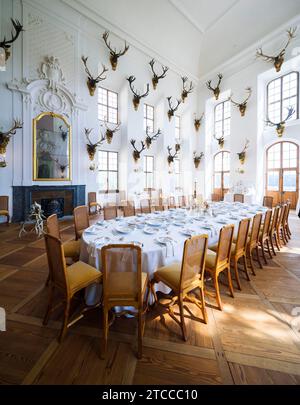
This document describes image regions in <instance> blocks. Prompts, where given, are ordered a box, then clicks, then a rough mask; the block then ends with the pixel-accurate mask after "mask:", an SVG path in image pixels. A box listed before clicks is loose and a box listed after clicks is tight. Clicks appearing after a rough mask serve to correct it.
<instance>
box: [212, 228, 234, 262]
mask: <svg viewBox="0 0 300 405" xmlns="http://www.w3.org/2000/svg"><path fill="white" fill-rule="evenodd" d="M233 232H234V225H233V224H230V225H225V226H223V228H221V229H220V234H219V242H218V249H217V258H216V265H217V266H218V265H221V264H223V263H228V262H230V256H231V245H232V239H233Z"/></svg>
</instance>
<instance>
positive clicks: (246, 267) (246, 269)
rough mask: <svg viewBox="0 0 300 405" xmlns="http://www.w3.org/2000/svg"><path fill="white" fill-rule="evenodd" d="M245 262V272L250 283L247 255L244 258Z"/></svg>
mask: <svg viewBox="0 0 300 405" xmlns="http://www.w3.org/2000/svg"><path fill="white" fill-rule="evenodd" d="M243 262H244V270H245V273H246V277H247V280H248V281H250V277H249V273H248V266H247V258H246V254H245V255H244V256H243Z"/></svg>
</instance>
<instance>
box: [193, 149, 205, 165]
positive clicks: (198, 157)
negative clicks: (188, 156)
mask: <svg viewBox="0 0 300 405" xmlns="http://www.w3.org/2000/svg"><path fill="white" fill-rule="evenodd" d="M203 156H204V153H203V152H201V153H200V155H198V156H197V155H196V151H195V152H194V165H195V168H196V169H198V166H199V164H200V162H201V159H202V158H203Z"/></svg>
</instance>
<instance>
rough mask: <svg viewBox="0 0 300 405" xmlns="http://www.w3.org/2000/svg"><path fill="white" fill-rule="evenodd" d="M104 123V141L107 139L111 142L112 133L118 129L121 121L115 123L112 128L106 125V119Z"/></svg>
mask: <svg viewBox="0 0 300 405" xmlns="http://www.w3.org/2000/svg"><path fill="white" fill-rule="evenodd" d="M104 125H105V128H106V131H105V138H106V141H107V143H111V141H112V139H113V136H114V134H115V133H116V132H118V131H119V130H120V126H121V123H119V124H116V125H115V127H114V128H110V127H109V126H108V125H107V122H106V121H104Z"/></svg>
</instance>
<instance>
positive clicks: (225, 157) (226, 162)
mask: <svg viewBox="0 0 300 405" xmlns="http://www.w3.org/2000/svg"><path fill="white" fill-rule="evenodd" d="M223 170H224V171H229V170H230V154H229V152H224V153H223Z"/></svg>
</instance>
